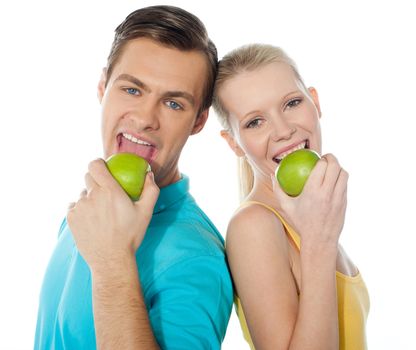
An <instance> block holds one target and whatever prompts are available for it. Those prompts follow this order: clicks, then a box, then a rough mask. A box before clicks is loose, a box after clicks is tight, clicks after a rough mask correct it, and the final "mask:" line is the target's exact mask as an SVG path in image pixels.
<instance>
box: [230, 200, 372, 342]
mask: <svg viewBox="0 0 416 350" xmlns="http://www.w3.org/2000/svg"><path fill="white" fill-rule="evenodd" d="M248 204H259V205H262V206H263V207H265V208H267V209H269V210H271V211H272V212H273V213H274V214H275V215H276V216H277V217H278V218H279V220H280V221H281V222H282V224H283V227H284V228H285V231H286V233H287V234H288V235H289V237H290V238H291V239H292V240H293V242H294V243H295V244H296V247H297V248H298V250H299V249H300V237H299V235H298V234H297V233H296V232H295V231H294V230H293V229H292V228H291V227H290V226H289V225H288V224H287V223H286V221H285V220H284V219H283V218H282V217H281V215H280V214H279V213H278V212H277V211H276V210H274V209H273V208H272V207H270V206H268V205H266V204H264V203H261V202H255V201H247V202H245V203H243V205H248ZM336 281H337V295H338V327H339V349H340V350H366V349H367V341H366V332H365V326H366V321H367V316H368V312H369V309H370V299H369V296H368V291H367V288H366V286H365V283H364V280H363V279H362V277H361V274H360V273H358V274H357V275H356V276H354V277H350V276H346V275H344V274H342V273H340V272H338V271H337V272H336ZM234 302H235V307H236V311H237V315H238V318H239V320H240V325H241V328H242V331H243V335H244V338H245V340H246V341H247V342H248V343H249V345H250V348H251V349H252V350H255V348H254V345H253V341H252V340H251V337H250V333H249V330H248V327H247V322H246V318H245V316H244V312H243V308H242V306H241V302H240V299H239V298H238V296H235V299H234Z"/></svg>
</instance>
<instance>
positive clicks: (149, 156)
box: [115, 131, 158, 164]
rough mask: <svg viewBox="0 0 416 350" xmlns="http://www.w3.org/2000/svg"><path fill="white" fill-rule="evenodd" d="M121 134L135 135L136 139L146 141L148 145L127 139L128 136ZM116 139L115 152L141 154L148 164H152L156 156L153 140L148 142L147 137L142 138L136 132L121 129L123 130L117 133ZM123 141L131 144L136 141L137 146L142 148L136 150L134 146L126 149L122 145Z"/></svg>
mask: <svg viewBox="0 0 416 350" xmlns="http://www.w3.org/2000/svg"><path fill="white" fill-rule="evenodd" d="M123 134H128V135H131V136H133V137H135V138H136V139H138V140H140V141H144V142H146V143H147V144H149V145H144V144H140V143H136V142H134V141H132V140H129V139H128V138H126V137H124V136H123ZM116 139H117V150H116V152H115V153H118V152H131V153H135V154H137V155H139V156H141V157H142V158H145V159H146V160H147V161H148V162H149V164H152V163H153V161H154V160H155V158H156V156H157V154H158V148H157V147H156V146H155V143H154V142H149V141H148V140H149V139H147V138H144V137H141V136H139V135H138V134H135V133H131V132H127V131H123V132H120V133H119V134H118V135H117V137H116ZM123 140H124V141H123ZM125 142H128V143H131V144H135V143H136V144H137V147H139V148H142V151H139V152H138V151H137V150H138V149H137V148H135V149H134V150H133V149H130V150H126V147H125V146H123V143H125ZM128 148H130V147H128ZM146 148H147V149H148V150H147V151H144V152H143V150H144V149H146Z"/></svg>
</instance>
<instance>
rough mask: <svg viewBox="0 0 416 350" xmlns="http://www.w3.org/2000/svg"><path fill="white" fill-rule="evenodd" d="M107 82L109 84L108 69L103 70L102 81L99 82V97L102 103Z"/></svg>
mask: <svg viewBox="0 0 416 350" xmlns="http://www.w3.org/2000/svg"><path fill="white" fill-rule="evenodd" d="M106 82H107V68H103V70H102V72H101V76H100V80H99V82H98V87H97V97H98V100H99V101H100V103H101V101H102V99H103V97H104V93H105V84H106Z"/></svg>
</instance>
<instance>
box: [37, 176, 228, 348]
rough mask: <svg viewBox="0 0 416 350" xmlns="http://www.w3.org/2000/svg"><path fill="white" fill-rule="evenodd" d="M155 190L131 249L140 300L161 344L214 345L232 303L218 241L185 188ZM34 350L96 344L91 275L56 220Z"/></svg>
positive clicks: (220, 337)
mask: <svg viewBox="0 0 416 350" xmlns="http://www.w3.org/2000/svg"><path fill="white" fill-rule="evenodd" d="M188 191H189V179H188V178H187V177H186V176H184V175H183V177H182V179H181V180H180V181H178V182H177V183H174V184H172V185H169V186H167V187H164V188H162V189H161V191H160V196H159V199H158V201H157V203H156V206H155V210H154V213H153V217H152V221H151V222H150V225H149V228H148V230H147V232H146V235H145V237H144V239H143V242H142V244H141V246H140V248H139V249H138V251H137V252H136V260H137V266H138V268H139V271H140V281H141V285H142V290H143V295H144V300H145V303H146V306H147V309H148V312H149V318H150V322H151V325H152V329H153V332H154V335H155V337H156V339H157V341H158V343H159V345H160V347H161V348H162V349H219V348H220V346H221V342H222V340H223V338H224V335H225V331H226V328H227V324H228V321H229V317H230V313H231V307H232V303H233V290H232V283H231V278H230V275H229V271H228V267H227V263H226V259H225V254H224V240H223V238H222V237H221V235H220V234H219V232H218V231H217V229H216V228H215V227H214V225H213V224H212V223H211V221H210V220H209V219H208V218H207V216H206V215H205V214H204V213H203V212H202V210H201V209H200V208H199V207H198V205H197V204H196V202H195V200H194V199H193V198H192V196H191V195H190V194H189V192H188ZM34 348H35V349H42V350H43V349H71V350H72V349H74V350H78V349H88V350H89V349H95V348H96V342H95V330H94V320H93V310H92V294H91V274H90V270H89V267H88V265H87V264H86V262H85V260H84V259H83V258H82V257H81V255H80V253H79V251H78V249H77V248H76V246H75V242H74V240H73V237H72V233H71V231H70V229H69V227H68V225H67V222H66V220H64V221H63V223H62V226H61V229H60V230H59V237H58V243H57V246H56V248H55V250H54V252H53V255H52V257H51V260H50V262H49V265H48V267H47V270H46V274H45V277H44V281H43V286H42V290H41V294H40V303H39V312H38V321H37V327H36V337H35V347H34Z"/></svg>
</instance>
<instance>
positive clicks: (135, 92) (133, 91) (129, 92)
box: [126, 88, 139, 95]
mask: <svg viewBox="0 0 416 350" xmlns="http://www.w3.org/2000/svg"><path fill="white" fill-rule="evenodd" d="M126 91H127V93H128V94H130V95H138V94H139V90H137V89H135V88H127V89H126Z"/></svg>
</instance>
